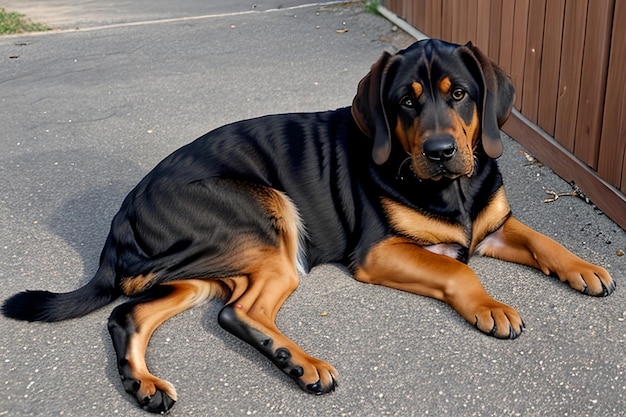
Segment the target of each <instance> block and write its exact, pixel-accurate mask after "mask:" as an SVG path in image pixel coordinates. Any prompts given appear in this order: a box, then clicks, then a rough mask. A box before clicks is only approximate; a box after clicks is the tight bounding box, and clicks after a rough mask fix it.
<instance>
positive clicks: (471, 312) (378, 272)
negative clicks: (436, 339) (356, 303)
mask: <svg viewBox="0 0 626 417" xmlns="http://www.w3.org/2000/svg"><path fill="white" fill-rule="evenodd" d="M355 278H356V279H358V280H359V281H363V282H367V283H371V284H380V285H384V286H386V287H391V288H395V289H399V290H403V291H408V292H411V293H414V294H419V295H425V296H428V297H433V298H436V299H438V300H442V301H445V302H446V303H448V304H449V305H450V306H452V308H454V309H455V310H456V311H457V312H458V313H459V314H460V315H461V316H463V318H465V319H466V320H467V321H469V322H470V323H471V324H473V325H475V326H476V327H477V328H478V329H479V330H481V331H483V332H485V333H488V334H490V335H492V336H495V337H498V338H503V339H506V338H510V339H513V338H515V337H517V336H519V335H520V333H521V332H522V329H523V327H524V324H523V322H522V319H521V318H520V316H519V314H518V313H517V311H515V310H514V309H513V308H511V307H509V306H507V305H505V304H502V303H499V302H498V301H496V300H494V299H493V298H491V297H490V296H489V295H488V294H487V292H486V291H485V289H484V288H483V286H482V285H481V284H480V281H479V280H478V277H477V276H476V274H475V273H474V271H472V270H471V269H470V268H469V267H468V266H467V265H465V264H464V263H462V262H460V261H457V260H456V259H453V258H450V257H448V256H445V255H439V254H436V253H432V252H430V251H428V250H426V249H424V248H423V247H421V246H418V245H416V244H415V243H414V242H412V241H410V240H408V239H404V238H399V237H394V238H390V239H387V240H384V241H382V242H380V243H378V244H377V245H375V246H374V247H373V248H372V249H371V250H370V252H369V253H368V254H367V256H366V258H365V260H364V261H363V262H362V264H361V265H359V266H357V268H356V270H355Z"/></svg>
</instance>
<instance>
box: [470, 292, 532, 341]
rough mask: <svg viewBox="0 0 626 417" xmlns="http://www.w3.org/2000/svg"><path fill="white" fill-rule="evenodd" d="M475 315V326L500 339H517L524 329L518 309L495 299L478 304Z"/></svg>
mask: <svg viewBox="0 0 626 417" xmlns="http://www.w3.org/2000/svg"><path fill="white" fill-rule="evenodd" d="M474 317H475V321H474V327H476V328H477V329H478V330H480V331H482V332H484V333H487V334H488V335H490V336H494V337H497V338H498V339H515V338H516V337H517V336H519V335H520V334H521V333H522V330H523V329H524V322H523V321H522V318H521V317H520V315H519V314H518V313H517V311H515V309H513V308H511V307H509V306H507V305H506V304H502V303H499V302H497V301H495V300H494V301H491V302H489V303H486V304H482V305H480V306H478V307H477V308H476V311H475V315H474Z"/></svg>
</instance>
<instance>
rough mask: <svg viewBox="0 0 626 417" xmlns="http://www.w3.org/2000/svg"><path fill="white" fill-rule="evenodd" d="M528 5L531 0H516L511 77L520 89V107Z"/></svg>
mask: <svg viewBox="0 0 626 417" xmlns="http://www.w3.org/2000/svg"><path fill="white" fill-rule="evenodd" d="M528 7H529V0H516V1H515V8H514V10H515V14H514V19H513V51H512V55H511V78H512V79H513V84H514V85H515V86H516V88H517V91H518V94H517V96H516V97H515V107H517V108H518V109H520V108H521V107H522V98H523V95H524V59H525V58H526V38H527V34H528Z"/></svg>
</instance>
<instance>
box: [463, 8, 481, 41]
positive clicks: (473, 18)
mask: <svg viewBox="0 0 626 417" xmlns="http://www.w3.org/2000/svg"><path fill="white" fill-rule="evenodd" d="M477 35H478V0H467V32H466V33H465V40H464V41H463V43H467V42H468V41H471V42H476V37H477Z"/></svg>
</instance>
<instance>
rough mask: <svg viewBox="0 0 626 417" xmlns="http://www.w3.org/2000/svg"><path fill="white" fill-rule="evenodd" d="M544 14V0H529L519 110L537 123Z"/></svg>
mask: <svg viewBox="0 0 626 417" xmlns="http://www.w3.org/2000/svg"><path fill="white" fill-rule="evenodd" d="M545 15H546V0H530V4H529V10H528V16H529V17H528V37H527V41H526V56H525V58H524V87H523V88H524V92H523V96H522V107H521V110H522V113H523V114H524V116H526V117H527V118H528V119H529V120H530V121H532V122H533V123H537V113H538V108H539V78H540V75H541V54H542V52H543V27H544V23H545Z"/></svg>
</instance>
